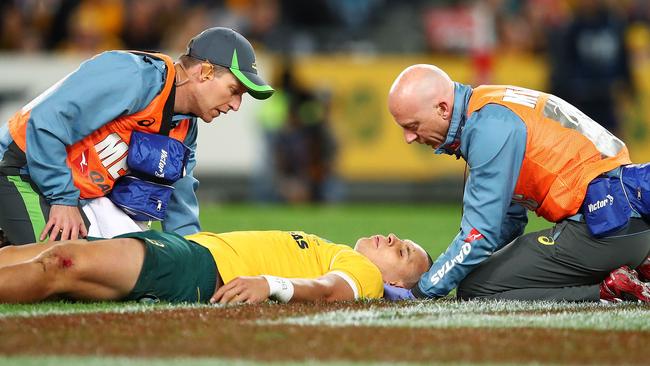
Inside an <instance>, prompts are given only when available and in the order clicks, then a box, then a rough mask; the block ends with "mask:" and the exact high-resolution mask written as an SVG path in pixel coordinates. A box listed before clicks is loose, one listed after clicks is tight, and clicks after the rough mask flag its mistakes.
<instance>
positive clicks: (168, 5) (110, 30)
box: [0, 0, 650, 204]
mask: <svg viewBox="0 0 650 366" xmlns="http://www.w3.org/2000/svg"><path fill="white" fill-rule="evenodd" d="M597 3H602V4H603V6H606V7H607V8H608V12H609V13H610V14H611V16H612V17H613V18H616V20H617V21H618V22H620V23H621V24H623V25H624V27H625V47H626V52H627V55H628V56H629V64H630V65H631V70H632V73H631V75H632V78H631V82H630V83H629V85H627V88H625V87H623V88H618V89H616V90H612V91H611V92H612V93H613V94H616V95H617V96H616V97H615V100H616V102H617V103H618V107H617V109H616V110H617V113H618V115H619V122H620V129H619V131H618V135H620V137H622V138H623V139H624V140H625V141H626V142H627V143H628V146H629V147H630V151H631V155H632V159H633V160H634V161H636V162H645V161H649V160H650V141H649V139H650V136H648V123H649V121H650V105H649V104H648V103H644V101H647V100H649V99H650V98H649V97H650V30H649V29H650V28H649V22H648V19H650V10H649V8H650V7H649V6H648V4H647V1H641V0H623V1H608V0H602V1H599V0H527V1H510V0H490V1H470V0H467V1H450V0H448V1H444V0H437V1H434V0H430V1H425V0H416V1H408V2H401V1H396V0H354V1H349V0H315V1H308V2H305V1H299V0H225V1H199V0H173V1H164V2H159V1H155V0H14V1H5V2H3V4H2V5H1V6H0V8H1V12H0V16H1V19H2V22H1V24H2V25H1V29H0V32H1V33H0V69H1V70H2V79H1V80H0V118H1V120H2V121H3V123H4V121H6V120H7V119H8V117H9V116H10V115H11V114H13V113H14V112H15V111H16V110H17V109H19V108H20V107H21V106H22V105H24V104H25V103H26V102H28V101H29V100H31V99H32V98H34V97H35V96H37V95H38V94H39V93H40V92H42V91H44V90H45V89H47V88H48V87H49V86H50V85H51V84H53V83H54V82H56V81H57V80H58V79H60V78H61V77H63V76H65V75H66V74H67V73H69V72H71V71H72V70H74V69H75V68H76V66H77V65H78V64H79V62H81V61H82V60H83V59H85V58H87V57H90V56H92V55H93V54H96V53H98V52H101V51H104V50H108V49H150V50H151V49H153V50H162V51H164V52H167V53H168V54H170V55H172V56H177V55H179V54H180V53H182V52H183V50H184V46H185V44H186V42H187V40H188V39H189V38H190V37H191V36H192V35H193V34H195V33H197V32H198V31H200V30H201V29H204V28H206V27H209V26H216V25H219V26H227V27H232V28H234V29H236V30H237V31H239V32H241V33H242V34H244V35H245V36H246V37H248V38H249V39H250V40H251V41H252V42H253V44H254V45H255V47H256V49H257V50H258V58H259V64H260V66H261V67H260V70H262V73H263V75H264V76H265V77H266V78H267V79H270V80H272V81H273V83H274V85H275V86H276V87H277V88H278V89H280V90H283V91H284V93H278V94H277V95H276V96H274V97H273V98H272V99H271V100H269V101H267V102H266V103H264V102H259V101H255V100H253V99H252V98H250V97H248V96H246V97H245V99H244V102H243V106H242V108H241V110H240V111H239V112H237V113H234V114H233V113H230V114H229V115H227V116H222V117H220V118H218V119H217V120H215V121H213V123H212V124H210V125H206V124H201V127H200V128H201V130H200V134H199V147H198V160H199V163H198V167H197V170H196V175H197V176H198V177H199V179H200V180H201V182H202V185H201V188H200V190H199V195H200V198H201V200H202V202H232V201H236V202H242V201H245V202H249V201H254V202H280V203H289V204H293V203H302V202H314V201H316V202H342V201H354V202H359V201H364V202H378V201H391V202H393V201H402V202H441V201H446V202H458V200H459V198H460V195H461V191H462V189H461V185H462V174H463V168H464V164H462V163H461V162H456V161H455V158H453V157H449V156H440V157H436V158H433V157H432V152H431V151H430V149H428V148H427V147H422V146H409V145H406V144H405V143H404V142H403V137H402V135H401V131H400V129H399V128H398V127H397V126H396V125H394V124H393V123H392V120H391V118H390V115H389V113H388V111H387V108H386V95H387V92H388V89H389V87H390V84H391V82H392V81H393V79H394V78H395V77H396V75H397V74H398V73H399V72H400V71H401V70H402V69H403V68H404V67H406V66H408V65H410V64H413V63H433V64H436V65H439V66H441V67H442V68H443V69H445V70H447V71H448V72H449V74H450V75H451V76H452V78H454V79H455V80H457V81H460V82H463V83H468V84H472V85H478V84H481V83H493V84H515V85H520V86H524V87H530V88H534V89H539V90H545V91H551V90H552V77H553V73H554V70H553V62H552V61H553V55H554V54H555V53H557V52H555V51H556V49H557V48H558V47H560V45H559V41H558V39H557V38H558V37H557V35H558V34H560V32H561V30H562V29H564V28H566V27H567V25H568V24H569V23H570V22H571V21H572V19H573V18H574V16H575V14H577V13H578V12H579V11H580V9H584V8H586V7H589V6H592V5H593V4H597ZM590 4H592V5H590ZM590 47H592V48H594V49H602V50H603V51H602V52H607V47H608V44H607V42H605V44H603V42H598V40H596V41H594V42H592V44H591V45H590ZM90 82H92V81H90ZM615 83H618V84H625V81H624V80H623V81H621V80H616V81H615ZM608 87H609V86H608ZM565 99H566V98H565Z"/></svg>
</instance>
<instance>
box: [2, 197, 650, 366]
mask: <svg viewBox="0 0 650 366" xmlns="http://www.w3.org/2000/svg"><path fill="white" fill-rule="evenodd" d="M201 216H202V221H203V229H204V230H207V231H216V232H223V231H231V230H252V229H255V230H262V229H280V230H303V231H307V232H311V233H314V234H317V235H320V236H322V237H325V238H327V239H330V240H332V241H334V242H339V243H347V244H353V243H354V241H355V240H356V239H357V238H358V237H361V236H368V235H372V234H376V233H383V234H387V233H390V232H393V233H395V234H397V235H398V236H401V237H403V238H410V239H412V240H415V241H417V242H419V243H420V244H422V245H423V246H424V247H425V248H426V249H428V250H429V251H430V252H431V254H432V256H434V257H435V256H436V255H437V254H438V253H439V252H440V251H442V250H444V248H445V247H446V246H447V244H448V243H449V241H450V240H451V239H452V238H453V237H454V235H455V234H456V233H457V231H458V223H459V219H460V207H458V206H443V205H436V206H432V205H344V206H319V207H312V206H301V207H282V206H251V205H219V206H203V209H202V212H201ZM548 226H549V224H547V223H546V222H544V221H543V220H539V219H537V218H531V222H530V224H529V227H528V231H531V230H538V229H541V228H544V227H548ZM649 343H650V311H649V310H648V308H647V307H645V306H642V305H637V304H619V305H613V306H612V305H610V306H604V305H600V304H569V303H544V302H528V303H526V302H463V303H459V302H456V301H454V300H453V299H445V300H442V301H424V302H417V303H397V304H392V303H386V302H383V301H371V302H356V303H344V304H334V305H327V304H317V305H295V304H293V305H282V304H273V303H272V304H264V305H258V306H235V307H211V306H205V305H169V304H156V305H142V304H134V303H126V304H124V303H93V304H82V303H63V302H50V303H44V304H36V305H0V364H7V365H48V364H66V365H144V364H147V365H148V364H152V365H161V366H163V365H164V366H167V365H179V364H180V365H189V364H196V365H204V364H205V365H207V364H219V365H230V364H235V365H250V364H255V363H257V362H260V361H264V362H268V361H273V362H275V363H278V364H313V363H318V364H327V365H330V364H332V365H347V364H369V363H379V362H383V363H385V364H395V363H396V362H398V361H400V362H403V363H415V364H417V363H421V364H432V363H461V364H483V363H489V364H647V362H646V358H645V355H646V353H647V352H646V349H647V344H649Z"/></svg>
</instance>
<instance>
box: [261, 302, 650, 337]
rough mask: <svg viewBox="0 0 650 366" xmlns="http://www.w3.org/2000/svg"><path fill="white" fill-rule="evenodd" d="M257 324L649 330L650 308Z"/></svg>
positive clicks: (460, 310)
mask: <svg viewBox="0 0 650 366" xmlns="http://www.w3.org/2000/svg"><path fill="white" fill-rule="evenodd" d="M257 323H258V324H292V325H304V326H331V327H343V326H369V327H407V328H408V327H411V328H421V327H428V328H459V327H470V328H504V327H506V328H523V327H527V328H528V327H530V328H558V329H596V330H610V329H611V330H637V331H650V307H647V306H642V305H630V304H625V305H599V304H571V303H550V302H515V301H499V302H471V301H470V302H458V303H449V302H431V301H426V302H419V303H417V304H413V305H406V306H404V305H394V306H390V307H383V308H382V307H371V308H369V309H364V310H337V311H331V312H325V313H319V314H314V315H308V316H299V317H287V318H282V319H277V320H272V321H268V320H261V321H258V322H257Z"/></svg>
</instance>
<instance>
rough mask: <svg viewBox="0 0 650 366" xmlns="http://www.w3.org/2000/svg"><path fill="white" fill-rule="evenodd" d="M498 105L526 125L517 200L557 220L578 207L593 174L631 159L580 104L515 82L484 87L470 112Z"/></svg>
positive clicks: (477, 92) (473, 98)
mask: <svg viewBox="0 0 650 366" xmlns="http://www.w3.org/2000/svg"><path fill="white" fill-rule="evenodd" d="M486 104H499V105H503V106H505V107H507V108H508V109H510V110H511V111H513V112H514V113H516V114H517V115H518V116H519V117H520V118H521V119H522V120H523V121H524V123H525V124H526V133H527V136H526V152H525V154H524V160H523V163H522V166H521V171H520V173H519V178H518V179H517V184H516V186H515V191H514V194H513V201H514V202H517V203H520V204H521V205H523V206H524V207H526V208H528V209H530V210H533V211H535V212H536V213H537V215H539V216H542V217H544V218H546V219H547V220H549V221H552V222H557V221H560V220H562V219H564V218H566V217H568V216H571V215H573V214H575V213H576V212H578V210H579V208H580V205H581V204H582V201H583V200H584V196H585V193H586V190H587V186H588V184H589V182H591V180H592V179H594V178H595V177H597V176H598V175H600V174H602V173H605V172H607V171H610V170H612V169H614V168H616V167H618V166H620V165H624V164H630V163H631V161H630V157H629V154H628V151H627V147H626V146H625V144H624V143H623V142H622V141H621V140H620V139H618V138H617V137H616V136H614V135H612V134H611V133H610V132H609V131H607V130H606V129H605V128H603V127H602V126H600V125H599V124H598V123H596V122H594V121H593V120H592V119H591V118H589V117H587V116H586V115H585V114H584V113H582V112H580V111H579V110H578V109H577V108H575V107H574V106H572V105H570V104H569V103H567V102H565V101H563V100H562V99H560V98H558V97H555V96H553V95H550V94H546V93H542V92H538V91H534V90H529V89H524V88H519V87H514V86H481V87H478V88H476V89H474V92H473V94H472V96H471V98H470V100H469V106H468V112H467V114H468V117H469V116H470V115H471V114H472V113H474V112H475V111H477V110H479V109H481V108H482V107H483V106H485V105H486Z"/></svg>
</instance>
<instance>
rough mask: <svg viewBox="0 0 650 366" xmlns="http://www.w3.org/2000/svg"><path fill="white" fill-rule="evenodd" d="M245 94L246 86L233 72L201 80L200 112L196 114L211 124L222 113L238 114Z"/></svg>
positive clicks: (198, 102) (198, 92) (198, 103)
mask: <svg viewBox="0 0 650 366" xmlns="http://www.w3.org/2000/svg"><path fill="white" fill-rule="evenodd" d="M245 92H246V88H245V87H244V85H242V83H241V82H240V81H239V80H237V78H236V77H235V75H233V74H232V73H231V72H222V73H218V74H216V75H215V76H214V77H213V78H212V79H209V80H201V81H200V82H199V83H198V85H197V95H196V102H197V103H196V104H197V109H198V110H197V111H196V112H194V114H196V116H197V117H200V118H201V119H202V120H204V121H205V122H211V121H212V119H213V118H216V117H219V115H221V114H222V113H223V114H226V113H228V112H229V111H231V110H233V111H235V112H236V111H237V110H238V109H239V106H240V105H241V101H242V95H243V94H244V93H245Z"/></svg>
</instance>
